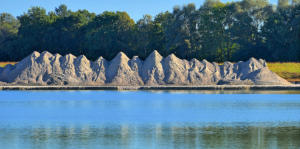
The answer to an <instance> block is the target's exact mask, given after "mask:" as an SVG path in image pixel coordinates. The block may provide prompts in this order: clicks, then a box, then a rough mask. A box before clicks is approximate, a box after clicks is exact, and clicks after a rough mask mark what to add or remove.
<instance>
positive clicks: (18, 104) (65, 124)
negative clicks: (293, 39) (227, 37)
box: [0, 91, 300, 149]
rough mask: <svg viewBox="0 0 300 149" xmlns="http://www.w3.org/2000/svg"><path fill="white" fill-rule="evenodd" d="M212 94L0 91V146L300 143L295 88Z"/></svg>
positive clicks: (72, 148) (165, 147) (235, 147)
mask: <svg viewBox="0 0 300 149" xmlns="http://www.w3.org/2000/svg"><path fill="white" fill-rule="evenodd" d="M207 93H209V94H207ZM213 93H214V92H211V91H210V92H145V91H127V92H120V91H1V92H0V147H1V148H5V149H19V148H22V149H32V148H33V149H35V148H37V149H40V148H43V149H44V148H45V149H57V148H63V149H78V148H85V149H86V148H90V149H95V148H130V149H132V148H153V149H160V148H162V149H169V148H189V149H190V148H220V149H223V148H232V149H240V148H253V149H256V148H291V149H293V148H295V149H298V148H300V141H299V140H300V94H297V92H295V91H287V92H286V91H285V92H282V91H274V92H268V94H261V93H266V92H251V93H250V94H249V92H243V91H242V92H239V91H234V92H218V93H221V94H213ZM228 93H234V94H228ZM258 93H259V94H258ZM290 93H292V94H290ZM295 93H296V94H295Z"/></svg>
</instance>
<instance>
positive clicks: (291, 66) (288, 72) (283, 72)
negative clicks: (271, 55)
mask: <svg viewBox="0 0 300 149" xmlns="http://www.w3.org/2000/svg"><path fill="white" fill-rule="evenodd" d="M268 67H269V69H270V70H271V71H273V72H275V73H277V74H278V75H279V76H281V77H282V78H284V79H287V80H288V81H300V63H293V62H286V63H279V62H274V63H268Z"/></svg>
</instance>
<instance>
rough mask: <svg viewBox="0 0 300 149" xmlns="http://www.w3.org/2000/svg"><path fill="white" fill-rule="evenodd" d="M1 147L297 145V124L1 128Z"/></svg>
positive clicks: (256, 148)
mask: <svg viewBox="0 0 300 149" xmlns="http://www.w3.org/2000/svg"><path fill="white" fill-rule="evenodd" d="M0 132H1V133H0V144H1V148H6V149H10V148H23V149H27V148H28V149H34V148H43V149H48V148H51V149H54V148H65V149H71V148H102V147H103V148H130V149H131V148H188V149H198V148H220V149H222V148H233V149H241V148H243V149H252V148H253V149H259V148H261V149H263V148H300V141H299V140H300V127H299V126H280V127H279V126H266V125H264V126H259V125H258V126H257V125H255V126H247V125H237V126H210V125H207V126H205V125H204V126H196V125H171V124H155V125H127V124H123V125H109V124H107V125H99V126H97V127H96V126H89V125H83V126H48V127H47V126H41V127H32V128H30V127H26V128H14V129H7V128H1V129H0Z"/></svg>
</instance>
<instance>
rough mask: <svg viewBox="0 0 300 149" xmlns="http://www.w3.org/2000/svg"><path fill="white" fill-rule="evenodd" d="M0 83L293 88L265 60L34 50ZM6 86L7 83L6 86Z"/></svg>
mask: <svg viewBox="0 0 300 149" xmlns="http://www.w3.org/2000/svg"><path fill="white" fill-rule="evenodd" d="M0 81H1V82H4V83H9V84H22V85H118V86H123V85H126V86H127V85H129V86H132V85H151V86H157V85H223V84H235V85H289V84H290V83H289V82H288V81H286V80H284V79H283V78H281V77H279V76H278V75H277V74H275V73H273V72H272V71H270V70H269V69H268V67H267V64H266V62H265V61H264V60H262V59H259V60H257V59H255V58H250V59H249V60H248V61H245V62H242V61H241V62H238V63H234V64H233V63H230V62H225V63H224V64H223V65H218V64H217V63H210V62H208V61H206V60H202V61H198V60H197V59H192V60H191V61H187V60H184V59H179V58H177V57H176V56H175V55H174V54H171V55H169V56H168V57H166V58H163V57H162V56H161V55H160V54H159V53H158V52H157V51H153V52H152V53H151V54H150V55H149V56H148V57H147V58H146V59H145V61H143V60H141V59H139V58H138V57H137V56H134V57H133V58H132V59H129V58H128V57H127V56H126V55H125V54H124V53H123V52H120V53H119V54H117V56H116V57H115V58H114V59H112V60H111V61H107V60H105V59H104V58H103V57H100V58H99V59H97V60H96V61H94V62H91V61H89V60H88V59H87V58H86V57H85V56H83V55H82V56H79V57H76V56H74V55H72V54H68V55H65V56H61V55H59V54H55V55H52V54H51V53H49V52H43V53H38V52H33V53H32V54H31V55H30V56H28V57H26V58H24V59H23V60H22V61H20V62H19V63H17V64H16V65H14V66H12V65H7V66H6V67H5V68H1V69H0ZM2 84H3V83H2Z"/></svg>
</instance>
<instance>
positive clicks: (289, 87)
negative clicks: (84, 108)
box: [0, 85, 300, 90]
mask: <svg viewBox="0 0 300 149" xmlns="http://www.w3.org/2000/svg"><path fill="white" fill-rule="evenodd" d="M0 90H300V85H201V86H26V85H14V86H0Z"/></svg>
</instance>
